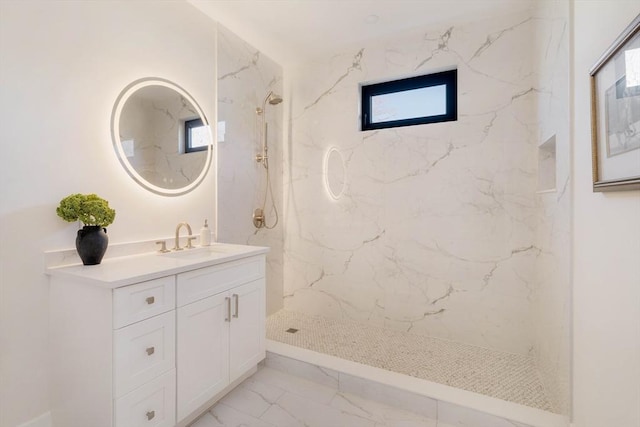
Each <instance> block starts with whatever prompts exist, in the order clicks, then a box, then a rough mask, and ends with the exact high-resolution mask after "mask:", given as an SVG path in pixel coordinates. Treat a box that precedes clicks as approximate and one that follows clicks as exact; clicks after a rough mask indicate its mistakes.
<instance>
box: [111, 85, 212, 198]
mask: <svg viewBox="0 0 640 427" xmlns="http://www.w3.org/2000/svg"><path fill="white" fill-rule="evenodd" d="M111 137H112V139H113V145H114V148H115V150H116V153H117V155H118V158H119V159H120V163H122V165H123V166H124V168H125V169H126V170H127V172H128V173H129V175H131V177H132V178H133V179H135V180H136V181H137V182H138V183H139V184H140V185H142V186H143V187H145V188H147V189H149V190H151V191H153V192H155V193H158V194H164V195H168V196H177V195H180V194H184V193H187V192H189V191H191V190H193V189H194V188H195V187H196V186H198V184H200V183H201V182H202V180H203V179H204V177H205V175H206V174H207V171H208V170H209V167H210V165H211V158H212V155H213V150H212V146H211V143H212V141H213V137H212V134H211V128H210V126H209V122H208V121H207V119H206V117H205V115H204V113H203V112H202V110H201V109H200V107H199V106H198V104H197V103H196V102H195V100H194V99H193V98H192V97H191V96H190V95H189V94H188V93H187V92H186V91H185V90H184V89H182V88H181V87H180V86H178V85H176V84H174V83H171V82H170V81H168V80H164V79H158V78H147V79H141V80H137V81H135V82H133V83H131V84H130V85H129V86H127V87H126V88H125V89H124V90H123V91H122V93H121V94H120V96H118V99H117V100H116V104H115V106H114V108H113V113H112V115H111Z"/></svg>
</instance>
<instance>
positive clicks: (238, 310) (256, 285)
mask: <svg viewBox="0 0 640 427" xmlns="http://www.w3.org/2000/svg"><path fill="white" fill-rule="evenodd" d="M229 293H230V295H231V313H232V318H231V323H230V325H229V326H230V331H231V332H230V338H229V340H230V341H229V346H230V360H229V364H230V366H229V369H230V381H234V380H235V379H237V378H238V377H239V376H241V375H242V374H244V373H245V372H247V371H248V370H249V369H251V368H253V367H254V366H255V365H256V364H258V362H260V361H261V360H262V359H264V357H265V310H266V309H265V304H266V302H265V281H264V278H262V279H259V280H254V281H253V282H250V283H247V284H246V285H242V286H238V287H237V288H234V289H232V290H231V291H229Z"/></svg>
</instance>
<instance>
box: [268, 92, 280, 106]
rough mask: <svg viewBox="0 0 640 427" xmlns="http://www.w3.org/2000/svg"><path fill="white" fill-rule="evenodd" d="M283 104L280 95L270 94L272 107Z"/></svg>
mask: <svg viewBox="0 0 640 427" xmlns="http://www.w3.org/2000/svg"><path fill="white" fill-rule="evenodd" d="M281 102H282V97H281V96H280V95H276V94H275V93H273V92H271V93H270V94H269V104H271V105H278V104H280V103H281Z"/></svg>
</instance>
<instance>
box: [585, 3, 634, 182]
mask: <svg viewBox="0 0 640 427" xmlns="http://www.w3.org/2000/svg"><path fill="white" fill-rule="evenodd" d="M589 76H590V80H591V150H592V167H593V191H594V192H599V191H622V190H640V15H638V16H636V17H635V19H634V20H633V22H631V24H629V26H627V28H626V29H625V30H624V31H623V32H622V34H620V35H619V36H618V38H617V39H616V40H615V41H614V43H613V44H612V45H611V46H610V47H609V48H608V49H607V50H606V51H605V52H604V54H602V56H601V57H600V59H598V61H597V62H596V63H595V65H594V66H593V67H592V68H591V70H589Z"/></svg>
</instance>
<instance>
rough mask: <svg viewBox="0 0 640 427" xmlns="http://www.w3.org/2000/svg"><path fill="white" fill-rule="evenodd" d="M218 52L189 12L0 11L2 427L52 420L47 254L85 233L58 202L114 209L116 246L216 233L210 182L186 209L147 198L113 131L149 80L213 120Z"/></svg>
mask: <svg viewBox="0 0 640 427" xmlns="http://www.w3.org/2000/svg"><path fill="white" fill-rule="evenodd" d="M215 46H216V40H215V23H213V21H211V19H210V18H208V17H206V16H205V15H203V14H202V13H200V12H199V11H197V10H196V9H195V8H194V7H193V6H191V5H189V4H186V3H182V2H156V1H153V2H148V1H140V2H84V1H70V2H46V1H39V2H23V1H2V2H0V87H1V91H2V93H1V96H0V117H1V118H2V119H0V120H1V126H0V127H1V129H2V132H1V134H0V135H1V136H0V138H1V144H2V150H3V153H2V156H0V159H1V160H0V162H1V167H0V194H1V205H0V242H1V243H0V245H1V247H0V426H2V427H14V426H16V425H18V424H20V423H22V422H25V421H27V420H29V419H32V418H35V417H37V416H39V415H40V414H42V413H44V412H46V411H47V410H48V397H47V396H48V384H47V376H48V373H47V365H48V361H47V359H48V356H47V353H48V351H47V341H48V338H47V322H48V321H47V318H48V286H47V278H46V276H45V275H44V273H43V252H44V251H45V250H52V249H60V248H70V247H73V245H74V239H75V233H76V229H77V224H69V223H66V222H64V221H63V220H61V219H60V218H58V217H57V216H56V214H55V208H56V206H57V204H58V202H59V201H60V199H62V198H63V197H65V196H67V195H68V194H70V193H75V192H81V193H88V192H95V193H97V194H99V195H100V196H102V197H104V198H106V199H108V200H109V202H110V203H111V206H112V207H114V208H115V209H116V211H117V215H116V220H115V223H114V224H113V225H111V226H109V228H108V234H109V237H110V241H111V243H122V242H129V241H136V240H147V239H154V238H160V237H170V236H171V235H172V234H173V232H174V230H175V226H176V224H177V223H178V222H180V221H183V220H186V221H188V222H189V223H191V225H192V226H194V228H195V229H196V230H197V229H199V227H200V226H201V223H202V222H203V220H204V219H205V218H209V219H210V220H211V221H212V222H213V215H214V208H215V188H214V187H215V179H214V175H213V174H209V175H208V177H207V178H206V179H205V182H204V183H203V184H202V185H201V186H199V187H198V188H197V189H196V190H194V191H193V192H191V193H189V194H188V195H185V196H181V197H175V198H168V197H162V196H158V195H154V194H152V193H150V192H148V191H146V190H144V189H142V188H141V187H139V186H138V185H137V184H136V183H135V182H134V181H133V180H132V179H131V178H130V177H129V176H128V175H127V174H126V172H125V171H124V170H123V169H122V167H121V166H120V163H119V162H118V159H117V158H116V156H115V153H114V150H113V148H112V143H111V138H110V129H109V121H110V116H111V110H112V107H113V104H114V102H115V100H116V98H117V96H118V94H119V93H120V91H121V90H122V89H123V88H124V87H125V86H126V85H127V84H129V83H130V82H132V81H133V80H136V79H138V78H141V77H147V76H158V77H164V78H166V79H169V80H172V81H174V82H176V83H177V84H179V85H180V86H182V87H184V88H185V89H186V90H187V91H188V92H190V94H191V95H192V96H193V97H194V98H195V99H196V100H197V102H198V103H199V104H200V106H201V107H202V108H203V110H204V111H205V114H206V115H207V116H208V117H209V118H210V119H213V118H214V117H215V109H216V94H215V87H216V77H215V76H216V63H215ZM108 255H109V253H108V252H107V256H108ZM79 303H81V302H79Z"/></svg>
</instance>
